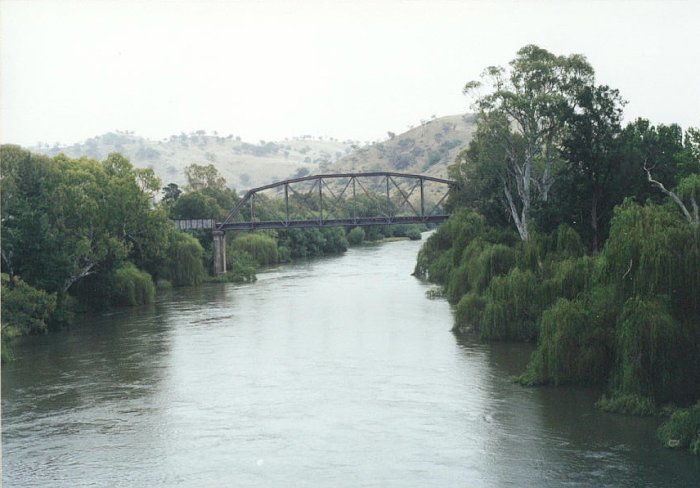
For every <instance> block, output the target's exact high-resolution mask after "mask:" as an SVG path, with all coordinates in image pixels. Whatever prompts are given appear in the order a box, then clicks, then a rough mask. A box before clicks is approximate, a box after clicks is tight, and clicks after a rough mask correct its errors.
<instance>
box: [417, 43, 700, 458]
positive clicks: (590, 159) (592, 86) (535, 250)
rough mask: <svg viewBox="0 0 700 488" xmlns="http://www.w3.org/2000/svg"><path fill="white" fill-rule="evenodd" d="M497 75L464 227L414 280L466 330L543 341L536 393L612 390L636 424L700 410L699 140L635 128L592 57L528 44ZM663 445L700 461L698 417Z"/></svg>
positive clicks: (469, 154)
mask: <svg viewBox="0 0 700 488" xmlns="http://www.w3.org/2000/svg"><path fill="white" fill-rule="evenodd" d="M485 73H486V75H485V79H486V81H489V82H490V85H489V86H488V87H486V93H485V94H483V93H482V94H481V95H480V96H478V97H476V99H475V105H476V108H477V110H478V122H477V127H478V129H477V133H476V136H475V138H474V140H473V141H472V142H471V144H470V146H469V148H468V149H467V150H465V151H464V152H463V153H461V154H460V155H459V157H458V158H457V161H456V162H455V164H454V165H453V166H452V167H451V169H450V172H451V176H452V178H454V179H456V180H458V181H459V182H460V184H461V190H460V191H459V192H456V193H455V194H454V195H453V197H452V199H451V201H450V202H449V205H451V207H452V209H453V212H454V213H453V216H452V217H451V219H450V220H449V221H448V222H447V223H446V224H444V225H443V226H441V227H440V228H439V229H438V231H437V232H436V233H435V234H434V235H433V236H431V238H430V239H429V240H428V241H427V242H426V243H425V245H424V246H423V248H422V250H421V252H420V253H419V256H418V262H417V265H416V274H417V275H419V276H423V277H426V278H428V279H430V280H431V281H434V282H436V283H440V284H442V285H444V292H445V294H446V296H447V298H448V300H449V301H450V302H451V303H453V304H454V305H455V326H454V327H455V330H456V331H459V332H466V331H472V332H474V333H476V334H478V335H479V336H480V337H481V338H483V339H486V340H505V341H509V340H517V341H533V342H536V343H537V349H536V351H535V353H534V354H533V356H532V358H531V359H530V362H529V364H528V366H527V368H526V370H525V371H524V372H523V374H522V375H521V376H520V378H519V381H520V382H522V383H524V384H553V385H561V384H598V385H603V386H605V387H606V391H607V392H606V394H605V395H604V396H603V398H601V399H600V401H599V402H598V405H599V406H600V407H601V408H603V409H605V410H610V411H617V412H625V413H634V414H656V413H659V412H662V411H663V412H665V413H668V412H669V411H670V410H672V409H673V408H675V407H674V406H688V405H692V404H693V403H694V402H697V401H698V400H699V399H700V229H699V218H698V203H699V202H700V131H698V130H697V129H688V130H687V131H685V132H684V131H683V130H682V129H681V128H680V127H679V126H677V125H675V124H674V125H658V126H653V125H651V124H650V123H649V122H648V121H646V120H642V119H640V120H636V121H634V122H632V123H630V124H627V125H626V126H624V127H623V125H622V123H621V121H622V112H623V110H622V109H623V106H624V101H623V100H622V98H621V97H620V95H619V93H618V92H617V91H616V90H614V89H611V88H609V87H607V86H600V85H597V84H596V83H595V77H594V71H593V68H592V67H591V66H590V65H589V64H588V62H587V61H586V60H585V58H583V57H582V56H579V55H572V56H568V57H565V56H555V55H553V54H551V53H549V52H547V51H545V50H543V49H540V48H538V47H536V46H526V47H525V48H523V49H522V50H520V51H519V52H518V55H517V57H516V59H514V60H513V61H512V62H511V63H510V66H509V68H508V69H505V68H501V67H490V68H488V69H487V70H486V72H485ZM480 87H481V88H483V84H482V83H480V82H471V83H469V84H467V86H466V88H465V91H466V92H468V93H472V92H473V91H474V90H476V89H477V88H480ZM669 405H672V407H669ZM659 435H660V437H661V438H662V440H664V442H665V443H666V444H667V445H669V446H672V447H687V448H690V449H691V450H692V451H693V452H695V453H698V452H700V403H698V405H696V406H695V407H693V408H690V409H688V410H679V411H677V412H676V413H674V414H673V415H672V417H671V419H670V420H669V422H667V423H666V424H664V426H662V428H661V429H660V431H659Z"/></svg>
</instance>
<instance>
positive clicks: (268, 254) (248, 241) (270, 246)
mask: <svg viewBox="0 0 700 488" xmlns="http://www.w3.org/2000/svg"><path fill="white" fill-rule="evenodd" d="M238 251H241V252H246V253H248V254H249V255H250V256H252V258H253V259H254V260H255V262H256V263H257V264H258V265H259V266H270V265H272V264H277V263H278V262H279V260H280V259H279V250H278V249H277V242H276V241H275V240H274V239H273V238H272V237H270V236H268V235H265V234H240V235H238V236H236V238H235V239H232V240H231V241H230V243H229V245H228V250H227V253H226V254H227V256H232V255H234V254H236V252H238ZM227 261H228V262H227V267H230V266H232V261H231V259H227Z"/></svg>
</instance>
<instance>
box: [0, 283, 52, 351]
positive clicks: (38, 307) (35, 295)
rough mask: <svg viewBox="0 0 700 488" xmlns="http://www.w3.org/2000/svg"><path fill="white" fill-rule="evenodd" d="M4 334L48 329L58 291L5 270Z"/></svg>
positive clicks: (38, 331) (8, 336) (0, 301)
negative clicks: (49, 291)
mask: <svg viewBox="0 0 700 488" xmlns="http://www.w3.org/2000/svg"><path fill="white" fill-rule="evenodd" d="M0 304H1V306H2V315H1V316H2V338H3V339H7V338H11V337H16V336H22V335H27V334H40V333H44V332H46V331H47V330H48V326H49V321H50V320H51V319H52V317H53V315H54V313H55V311H56V306H57V299H56V294H55V293H47V292H45V291H44V290H40V289H38V288H34V287H33V286H31V285H29V284H28V283H26V282H25V281H24V280H22V279H21V278H20V277H19V276H13V277H10V276H9V275H7V274H5V273H3V274H2V299H1V300H0Z"/></svg>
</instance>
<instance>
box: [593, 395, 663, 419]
mask: <svg viewBox="0 0 700 488" xmlns="http://www.w3.org/2000/svg"><path fill="white" fill-rule="evenodd" d="M595 405H596V407H598V408H600V409H601V410H603V411H605V412H614V413H623V414H626V415H642V416H645V415H646V416H650V415H656V406H655V405H654V400H652V399H651V398H648V397H643V396H640V395H634V394H629V393H628V394H624V393H620V392H614V393H613V395H612V396H610V397H608V396H606V395H603V396H602V397H601V399H600V400H598V401H597V402H596V404H595Z"/></svg>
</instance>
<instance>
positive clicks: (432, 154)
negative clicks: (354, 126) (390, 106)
mask: <svg viewBox="0 0 700 488" xmlns="http://www.w3.org/2000/svg"><path fill="white" fill-rule="evenodd" d="M475 129H476V124H475V117H474V115H471V114H465V115H450V116H446V117H439V118H432V119H430V120H425V121H422V122H421V124H420V125H419V126H418V127H414V128H411V129H409V130H408V131H406V132H404V133H402V134H394V133H391V132H389V133H388V136H389V138H388V139H387V140H385V141H383V142H378V143H373V144H371V145H368V146H365V147H362V148H357V149H356V150H355V151H353V152H352V153H350V154H348V155H347V156H345V157H343V158H341V159H340V160H338V161H336V162H335V163H333V164H332V165H331V166H330V169H331V170H333V171H338V172H341V171H343V172H344V171H347V172H360V171H397V172H401V173H417V174H426V175H430V176H436V177H440V178H445V177H447V167H448V166H449V165H450V164H452V163H453V162H454V160H455V157H456V156H457V154H458V153H459V152H460V151H461V150H463V149H465V148H466V147H467V146H468V145H469V142H470V141H471V139H472V136H473V134H474V131H475Z"/></svg>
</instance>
